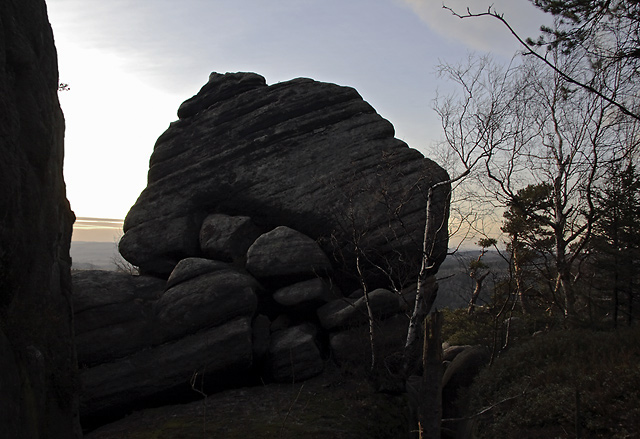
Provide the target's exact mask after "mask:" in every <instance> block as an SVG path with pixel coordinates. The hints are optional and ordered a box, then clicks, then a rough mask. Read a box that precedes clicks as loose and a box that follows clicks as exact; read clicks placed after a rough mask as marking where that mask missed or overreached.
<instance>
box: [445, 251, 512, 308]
mask: <svg viewBox="0 0 640 439" xmlns="http://www.w3.org/2000/svg"><path fill="white" fill-rule="evenodd" d="M479 254H480V251H479V250H474V251H459V252H457V253H456V254H455V255H453V256H448V257H447V259H446V260H445V261H444V262H443V264H442V265H441V266H440V269H439V270H438V275H437V277H438V279H439V281H438V283H439V288H438V297H437V299H436V303H435V306H436V307H437V308H438V309H442V308H450V309H455V308H461V307H466V306H467V305H468V304H469V299H470V298H471V293H472V292H473V289H474V287H475V283H474V281H473V279H471V278H470V277H469V271H468V267H469V262H471V261H473V260H476V259H477V258H478V255H479ZM482 261H483V262H484V263H485V264H486V265H488V266H489V267H490V269H491V272H492V275H489V276H488V277H487V278H486V279H485V281H484V284H483V286H482V293H481V294H480V300H479V301H478V305H482V304H483V303H485V302H487V301H488V300H489V297H490V296H491V293H492V292H493V289H494V282H495V279H496V278H502V277H505V276H506V275H507V270H508V266H507V263H506V262H505V261H504V260H503V259H502V258H501V257H500V255H498V253H497V252H496V251H488V252H487V253H486V254H485V255H484V256H483V258H482Z"/></svg>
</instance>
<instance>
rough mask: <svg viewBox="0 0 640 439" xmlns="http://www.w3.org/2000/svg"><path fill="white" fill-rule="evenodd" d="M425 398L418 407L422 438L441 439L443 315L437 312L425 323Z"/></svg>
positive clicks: (423, 382) (423, 383)
mask: <svg viewBox="0 0 640 439" xmlns="http://www.w3.org/2000/svg"><path fill="white" fill-rule="evenodd" d="M422 365H423V375H422V389H423V396H422V398H421V399H420V402H421V404H420V406H419V407H418V410H419V411H418V422H419V431H420V432H421V435H420V437H421V438H425V439H430V438H438V439H439V438H440V428H441V423H442V375H443V370H442V313H440V312H438V311H435V312H434V313H432V314H431V315H430V316H429V317H427V318H425V321H424V344H423V351H422Z"/></svg>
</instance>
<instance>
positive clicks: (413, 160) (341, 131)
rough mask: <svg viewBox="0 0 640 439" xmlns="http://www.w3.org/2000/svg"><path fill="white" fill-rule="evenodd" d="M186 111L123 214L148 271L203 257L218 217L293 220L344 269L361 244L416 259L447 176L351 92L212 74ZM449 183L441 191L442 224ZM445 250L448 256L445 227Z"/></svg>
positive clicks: (390, 257) (385, 256) (133, 256)
mask: <svg viewBox="0 0 640 439" xmlns="http://www.w3.org/2000/svg"><path fill="white" fill-rule="evenodd" d="M178 116H179V117H180V120H179V121H177V122H175V123H173V124H172V125H171V127H170V128H169V129H168V130H167V131H166V132H165V133H164V134H163V135H162V136H160V138H159V139H158V141H157V143H156V146H155V149H154V152H153V155H152V156H151V162H150V169H149V175H148V185H147V188H146V189H145V190H144V191H143V192H142V194H141V195H140V198H139V199H138V201H137V202H136V204H135V205H134V206H133V207H132V209H131V210H130V212H129V214H128V215H127V218H126V220H125V235H124V238H123V240H122V241H121V244H120V251H121V252H122V254H123V256H124V257H125V258H127V259H128V260H129V261H130V262H132V263H133V264H134V265H138V266H140V267H141V268H142V269H143V270H144V271H146V272H149V273H156V274H164V275H166V274H168V273H169V272H170V271H171V269H172V268H173V266H175V264H176V263H177V261H178V260H179V259H181V258H184V257H188V256H198V255H199V252H200V249H199V247H198V231H199V230H200V226H201V224H202V220H203V218H204V217H206V216H207V215H208V214H211V213H222V214H228V215H246V216H249V217H251V218H252V219H253V220H254V221H255V222H256V223H257V224H258V225H260V226H262V227H264V228H266V229H269V228H273V227H275V226H278V225H286V226H288V227H291V228H293V229H295V230H298V231H300V232H302V233H304V234H306V235H308V236H310V237H312V238H313V239H316V240H319V241H320V242H321V244H322V246H323V248H324V250H325V251H326V252H327V253H329V254H332V255H336V261H335V262H336V264H337V263H338V260H344V261H347V263H346V265H348V267H345V268H347V269H353V264H354V262H353V258H352V257H351V258H350V257H349V254H350V253H351V254H352V253H353V249H354V248H355V246H356V244H357V246H358V247H359V248H360V250H362V251H366V252H368V254H367V258H373V257H376V258H377V260H376V262H377V263H379V264H385V263H390V264H392V265H394V266H395V268H397V266H398V265H400V264H403V263H404V262H402V261H407V260H408V261H414V265H415V261H416V260H419V256H420V254H421V251H422V234H423V231H424V218H425V216H424V210H425V200H426V192H427V188H428V187H429V186H430V185H432V184H435V183H438V182H441V181H443V180H444V181H446V180H447V179H448V177H447V174H446V172H445V171H444V170H443V169H442V168H440V167H439V166H438V165H437V164H435V163H434V162H432V161H431V160H429V159H426V158H424V157H423V156H422V154H420V153H419V152H418V151H416V150H414V149H411V148H409V147H408V146H407V145H406V144H405V143H404V142H402V141H400V140H398V139H396V138H394V129H393V126H392V125H391V123H389V122H388V121H386V120H385V119H383V118H382V117H380V115H378V114H377V113H376V111H375V110H374V109H373V108H372V107H371V106H370V105H369V104H368V103H367V102H365V101H364V100H363V99H362V97H361V96H360V95H359V94H358V92H357V91H356V90H354V89H353V88H349V87H341V86H338V85H335V84H328V83H321V82H317V81H313V80H311V79H304V78H299V79H294V80H291V81H287V82H283V83H279V84H275V85H270V86H268V85H266V82H265V79H264V78H263V77H262V76H260V75H257V74H255V73H233V74H230V73H227V74H225V75H221V74H217V73H213V74H212V75H211V77H210V80H209V82H208V83H207V84H206V85H205V86H204V87H203V88H202V90H200V92H199V93H198V94H197V95H196V96H194V97H193V98H191V99H189V100H188V101H186V102H185V103H183V104H182V106H181V107H180V109H179V111H178ZM445 186H446V185H444V186H443V187H442V188H441V189H440V190H438V191H437V194H436V205H437V207H436V210H437V212H438V214H437V221H438V223H442V224H446V219H447V214H448V189H449V188H448V186H446V187H445ZM354 236H355V237H357V240H358V242H357V243H356V242H354ZM436 247H437V248H436V253H437V258H438V259H440V258H441V257H442V258H443V257H444V254H445V253H446V248H447V237H446V227H444V228H443V233H441V234H440V235H439V236H438V242H437V244H436ZM401 254H402V255H401ZM399 255H401V256H399ZM351 256H352V255H351Z"/></svg>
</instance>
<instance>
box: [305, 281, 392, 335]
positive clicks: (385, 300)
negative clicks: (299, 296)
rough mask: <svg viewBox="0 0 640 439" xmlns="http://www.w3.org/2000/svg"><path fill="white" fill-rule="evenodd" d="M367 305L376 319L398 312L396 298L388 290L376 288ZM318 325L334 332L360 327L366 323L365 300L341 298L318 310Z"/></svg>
mask: <svg viewBox="0 0 640 439" xmlns="http://www.w3.org/2000/svg"><path fill="white" fill-rule="evenodd" d="M368 296H369V304H370V306H371V310H372V311H373V315H374V317H376V318H381V317H387V316H390V315H393V314H396V313H397V312H398V311H400V302H399V299H398V296H397V295H396V294H394V293H392V292H391V291H389V290H385V289H383V288H378V289H376V290H373V291H371V292H370V293H369V294H368ZM318 318H319V319H320V324H321V325H322V327H323V328H324V329H326V330H336V329H340V328H348V327H353V326H358V325H361V324H363V323H365V322H367V321H368V314H367V304H366V302H365V298H364V297H361V298H359V299H357V300H354V299H348V298H342V299H336V300H333V301H331V302H329V303H327V304H326V305H324V306H322V307H320V308H318Z"/></svg>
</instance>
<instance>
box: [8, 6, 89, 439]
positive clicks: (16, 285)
mask: <svg viewBox="0 0 640 439" xmlns="http://www.w3.org/2000/svg"><path fill="white" fill-rule="evenodd" d="M57 84H58V66H57V54H56V50H55V47H54V42H53V34H52V31H51V27H50V25H49V22H48V18H47V10H46V6H45V3H44V1H43V0H3V1H2V2H0V389H1V391H0V432H2V434H1V435H3V437H8V438H35V437H47V438H65V439H66V438H73V437H80V433H79V428H78V423H77V416H76V414H77V396H76V393H77V384H76V371H75V368H76V366H75V351H74V346H73V339H72V327H71V306H70V289H71V280H70V258H69V245H70V241H71V226H72V224H73V213H72V212H71V210H70V208H69V203H68V201H67V199H66V196H65V185H64V180H63V176H62V162H63V141H64V118H63V115H62V111H61V110H60V105H59V102H58V96H57Z"/></svg>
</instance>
